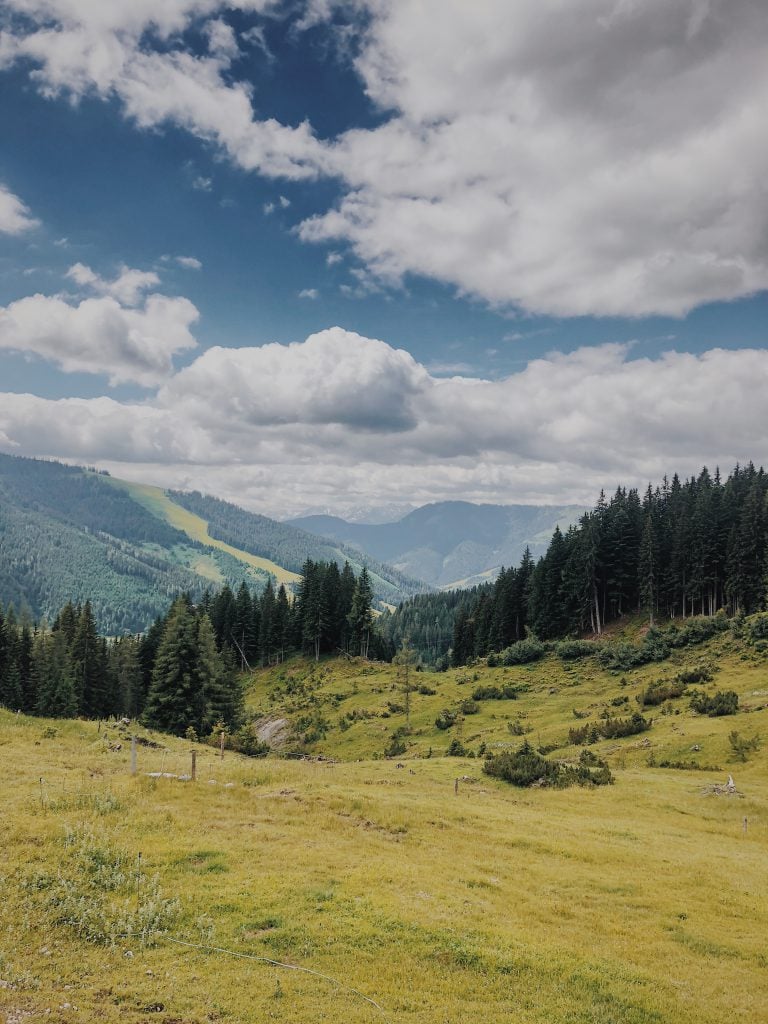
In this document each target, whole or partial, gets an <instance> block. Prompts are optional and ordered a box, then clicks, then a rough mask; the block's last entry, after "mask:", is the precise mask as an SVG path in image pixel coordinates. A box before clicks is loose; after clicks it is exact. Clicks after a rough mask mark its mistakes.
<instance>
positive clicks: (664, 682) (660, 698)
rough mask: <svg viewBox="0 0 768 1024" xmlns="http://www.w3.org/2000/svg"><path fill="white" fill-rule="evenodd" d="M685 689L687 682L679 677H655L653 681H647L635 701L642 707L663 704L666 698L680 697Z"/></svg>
mask: <svg viewBox="0 0 768 1024" xmlns="http://www.w3.org/2000/svg"><path fill="white" fill-rule="evenodd" d="M687 689H688V684H687V683H684V682H682V680H681V679H679V678H678V679H657V680H656V682H655V683H649V684H648V686H647V687H646V688H645V690H643V692H642V693H641V694H639V696H638V698H637V702H638V704H641V705H642V706H643V707H658V705H659V704H663V703H664V702H665V701H667V700H673V699H674V698H675V697H682V695H683V694H684V693H685V691H686V690H687Z"/></svg>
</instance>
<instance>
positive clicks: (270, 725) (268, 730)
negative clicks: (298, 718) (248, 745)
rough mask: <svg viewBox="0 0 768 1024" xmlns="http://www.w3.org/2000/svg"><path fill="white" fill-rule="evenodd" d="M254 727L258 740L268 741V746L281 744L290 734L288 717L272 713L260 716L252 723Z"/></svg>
mask: <svg viewBox="0 0 768 1024" xmlns="http://www.w3.org/2000/svg"><path fill="white" fill-rule="evenodd" d="M254 727H255V729H256V735H257V736H258V738H259V740H260V741H261V742H262V743H268V744H269V745H270V747H279V746H282V744H283V743H285V741H286V740H287V739H288V737H289V736H290V734H291V723H290V722H289V721H288V719H287V718H277V717H275V716H273V715H269V716H267V717H266V718H260V719H259V720H258V721H257V722H255V723H254Z"/></svg>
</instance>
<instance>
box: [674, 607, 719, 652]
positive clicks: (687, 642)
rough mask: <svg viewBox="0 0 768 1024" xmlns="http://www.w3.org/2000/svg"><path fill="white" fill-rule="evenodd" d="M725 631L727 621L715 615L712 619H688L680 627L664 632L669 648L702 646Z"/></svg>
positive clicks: (700, 617) (702, 616) (701, 616)
mask: <svg viewBox="0 0 768 1024" xmlns="http://www.w3.org/2000/svg"><path fill="white" fill-rule="evenodd" d="M727 629H728V619H727V618H726V617H725V616H724V615H715V616H714V617H713V618H710V617H709V616H704V615H700V616H698V617H697V618H694V619H688V620H687V621H686V622H684V623H683V625H682V626H679V627H676V626H670V627H669V629H668V630H667V631H666V637H667V643H668V644H669V646H670V647H691V646H693V645H694V644H703V643H704V642H705V641H706V640H711V639H712V637H713V636H717V634H718V633H723V632H725V631H726V630H727Z"/></svg>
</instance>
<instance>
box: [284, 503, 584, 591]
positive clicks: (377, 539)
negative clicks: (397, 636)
mask: <svg viewBox="0 0 768 1024" xmlns="http://www.w3.org/2000/svg"><path fill="white" fill-rule="evenodd" d="M583 511H584V510H583V509H582V508H580V507H579V506H578V505H562V506H551V505H475V504H472V503H471V502H468V501H441V502H436V503H435V504H432V505H424V506H423V507H422V508H417V509H414V511H413V512H410V513H408V515H406V516H404V517H403V518H402V519H400V520H398V521H397V522H394V523H382V524H375V525H374V524H369V523H349V522H346V521H345V520H344V519H339V518H337V517H335V516H306V517H304V518H302V519H295V520H293V524H294V525H295V526H299V527H301V528H302V529H305V530H309V531H310V533H316V534H319V535H320V536H322V537H329V538H331V539H333V540H335V541H337V542H339V543H342V544H346V545H347V546H352V547H355V548H359V549H360V550H361V551H365V552H367V553H368V554H370V555H373V556H374V558H379V559H381V560H382V561H383V562H387V563H388V564H389V565H394V566H396V567H397V568H398V569H400V570H401V571H402V572H406V573H408V574H410V575H411V576H416V577H418V578H419V579H423V580H426V582H427V583H431V584H432V585H433V586H436V587H443V586H457V585H458V586H464V587H467V586H470V585H471V584H472V583H473V582H475V581H477V582H480V579H479V577H485V578H493V577H495V575H496V573H497V572H498V570H499V568H500V567H501V566H502V565H515V564H516V563H517V562H518V561H519V560H520V558H521V557H522V555H523V552H524V551H525V549H526V547H527V548H529V549H530V550H531V552H532V553H533V555H534V556H538V555H543V554H544V552H545V551H546V549H547V545H548V543H549V539H550V537H551V535H552V531H553V529H554V527H555V525H559V526H560V527H561V529H567V528H568V527H569V526H570V524H571V523H573V522H575V521H576V520H577V519H578V517H579V515H580V514H581V513H582V512H583Z"/></svg>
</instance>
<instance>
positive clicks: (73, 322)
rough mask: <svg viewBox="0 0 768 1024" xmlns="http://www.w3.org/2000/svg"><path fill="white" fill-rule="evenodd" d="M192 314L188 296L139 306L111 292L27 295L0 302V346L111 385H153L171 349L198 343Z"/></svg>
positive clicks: (166, 368) (164, 371) (167, 368)
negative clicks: (76, 298) (74, 297)
mask: <svg viewBox="0 0 768 1024" xmlns="http://www.w3.org/2000/svg"><path fill="white" fill-rule="evenodd" d="M85 269H87V268H83V271H82V272H78V273H79V274H80V275H81V276H83V277H85V276H86V275H85V273H84V271H85ZM85 283H88V284H90V283H91V282H90V281H88V282H85ZM125 289H126V290H127V291H128V294H129V297H133V293H132V292H131V291H130V288H129V287H128V286H127V285H126V286H125ZM197 318H198V312H197V309H196V308H195V306H194V305H193V304H192V303H191V302H190V301H189V299H185V298H169V297H168V296H165V295H150V296H148V297H147V299H146V300H145V302H144V304H143V306H142V307H141V308H138V309H134V308H129V307H126V306H123V305H121V304H120V302H119V301H118V299H117V298H116V297H113V296H112V295H111V294H110V295H104V296H103V297H101V298H91V299H84V300H83V301H82V302H80V303H79V304H77V305H74V304H71V303H69V302H67V301H66V300H65V299H63V298H61V297H59V296H46V295H30V296H28V297H27V298H24V299H19V300H18V301H17V302H12V303H10V305H8V306H6V307H0V349H6V350H10V351H16V352H24V353H30V354H35V355H38V356H41V357H42V358H43V359H47V360H49V361H50V362H52V363H54V364H56V365H57V366H58V367H60V368H61V369H62V370H64V371H65V372H68V373H74V372H81V373H103V374H106V375H107V376H108V377H109V381H110V383H111V384H113V385H115V384H120V383H124V382H127V381H133V382H135V383H137V384H141V385H143V386H144V387H153V386H156V385H158V384H159V383H160V382H161V381H162V380H163V379H164V378H165V377H167V376H168V375H169V374H170V373H171V372H172V369H173V361H172V360H173V356H174V355H175V354H177V353H178V352H183V351H184V350H186V349H190V348H194V347H195V346H196V345H197V342H196V341H195V338H194V337H193V336H192V334H191V333H190V329H189V328H190V326H191V324H193V323H194V322H195V321H196V320H197ZM6 397H7V396H6Z"/></svg>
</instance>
